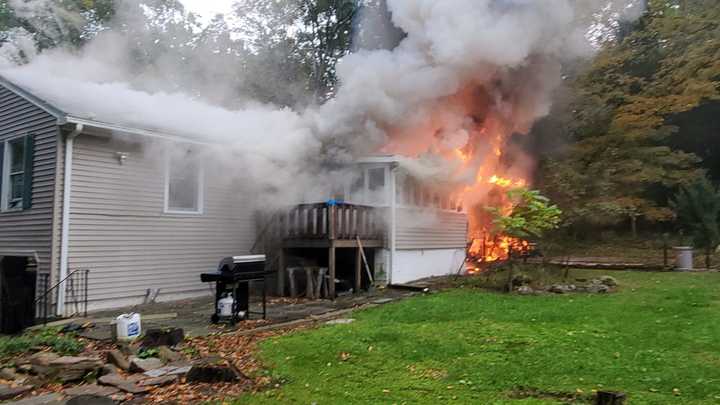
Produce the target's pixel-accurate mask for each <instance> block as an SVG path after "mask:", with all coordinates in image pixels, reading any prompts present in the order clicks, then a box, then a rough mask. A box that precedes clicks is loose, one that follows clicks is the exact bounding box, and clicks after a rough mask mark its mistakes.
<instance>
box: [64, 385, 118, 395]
mask: <svg viewBox="0 0 720 405" xmlns="http://www.w3.org/2000/svg"><path fill="white" fill-rule="evenodd" d="M119 391H120V390H119V389H117V388H115V387H111V386H103V385H96V384H89V385H77V386H75V387H71V388H68V389H66V390H63V394H65V395H67V396H71V397H77V396H81V395H99V396H103V397H109V396H110V395H114V394H117V393H118V392H119Z"/></svg>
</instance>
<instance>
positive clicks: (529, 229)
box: [485, 187, 562, 292]
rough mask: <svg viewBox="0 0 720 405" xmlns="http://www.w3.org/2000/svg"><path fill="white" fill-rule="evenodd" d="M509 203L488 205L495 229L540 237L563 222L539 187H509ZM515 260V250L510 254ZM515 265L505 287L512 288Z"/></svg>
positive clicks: (504, 233)
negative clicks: (534, 188) (508, 204)
mask: <svg viewBox="0 0 720 405" xmlns="http://www.w3.org/2000/svg"><path fill="white" fill-rule="evenodd" d="M506 197H507V200H508V201H509V202H510V207H509V208H507V207H505V208H503V207H486V208H485V209H486V210H487V211H488V212H489V213H490V214H491V216H492V218H493V220H492V222H493V225H494V227H495V229H494V231H495V232H496V233H497V234H502V235H507V236H511V237H514V238H518V239H538V238H540V237H542V235H543V234H544V233H546V232H547V231H550V230H553V229H557V228H558V227H559V226H560V221H561V216H562V211H561V210H560V209H559V208H558V207H557V206H556V205H554V204H552V203H551V202H550V200H549V199H548V198H546V197H544V196H542V195H541V194H540V192H539V191H536V190H529V189H527V188H524V187H523V188H517V189H512V190H508V191H507V193H506ZM508 257H509V260H511V261H512V252H509V254H508ZM514 273H515V266H514V264H513V263H510V267H509V271H508V278H507V285H506V289H507V291H508V292H511V291H512V284H513V275H514Z"/></svg>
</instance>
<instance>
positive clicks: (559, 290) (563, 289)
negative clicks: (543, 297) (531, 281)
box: [548, 284, 570, 294]
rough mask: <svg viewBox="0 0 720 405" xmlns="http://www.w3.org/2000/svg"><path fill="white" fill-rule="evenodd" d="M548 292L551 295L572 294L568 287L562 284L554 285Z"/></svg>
mask: <svg viewBox="0 0 720 405" xmlns="http://www.w3.org/2000/svg"><path fill="white" fill-rule="evenodd" d="M548 291H550V292H551V293H555V294H565V293H567V292H570V291H569V290H568V288H567V286H564V285H562V284H555V285H552V286H550V288H548Z"/></svg>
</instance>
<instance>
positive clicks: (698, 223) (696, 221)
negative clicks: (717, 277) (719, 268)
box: [672, 177, 720, 268]
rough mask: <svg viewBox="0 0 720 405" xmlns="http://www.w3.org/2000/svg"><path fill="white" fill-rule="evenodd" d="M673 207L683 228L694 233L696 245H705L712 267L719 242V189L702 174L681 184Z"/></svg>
mask: <svg viewBox="0 0 720 405" xmlns="http://www.w3.org/2000/svg"><path fill="white" fill-rule="evenodd" d="M672 207H673V208H674V210H675V214H676V215H677V219H678V222H679V224H680V227H681V229H683V231H685V232H686V233H687V234H690V235H692V237H693V241H694V243H695V247H698V248H702V249H705V264H706V266H707V268H710V265H711V260H710V257H711V254H712V251H713V250H714V249H715V248H716V247H717V246H718V244H720V191H719V190H718V189H717V188H716V187H715V186H713V185H712V184H711V183H710V182H709V181H708V180H707V178H705V177H702V178H700V179H699V180H697V181H696V182H694V183H692V184H690V185H687V186H684V187H682V188H681V189H680V191H678V193H677V194H676V195H675V198H674V199H673V201H672Z"/></svg>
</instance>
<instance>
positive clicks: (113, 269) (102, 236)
mask: <svg viewBox="0 0 720 405" xmlns="http://www.w3.org/2000/svg"><path fill="white" fill-rule="evenodd" d="M139 139H140V140H142V139H141V138H139ZM160 149H161V148H160V147H159V146H158V145H153V144H139V143H133V144H131V143H127V142H123V141H121V140H118V139H107V138H100V137H95V136H89V135H85V134H83V135H80V136H79V137H78V138H77V139H76V140H75V154H74V164H73V186H72V196H71V200H72V201H71V213H70V223H71V226H70V245H69V247H70V249H69V250H70V268H87V269H90V271H91V273H90V291H89V295H90V301H91V302H90V306H91V308H101V307H112V306H116V304H115V305H113V304H114V302H119V301H118V300H120V301H122V302H141V301H142V299H143V297H144V296H145V294H146V291H147V289H149V288H153V289H157V288H159V289H160V299H164V297H171V296H173V295H197V294H202V293H206V292H208V291H209V290H208V286H207V285H203V284H202V283H201V282H200V273H203V272H208V271H214V270H215V269H216V266H217V264H218V262H219V261H220V259H221V258H223V257H226V256H231V255H240V254H247V253H249V250H250V249H251V247H252V245H253V243H254V242H255V223H254V215H253V211H252V208H251V207H250V206H249V205H248V204H246V203H245V202H246V201H245V199H246V198H248V196H247V195H246V194H245V193H243V190H242V188H241V187H238V186H236V185H233V184H232V183H231V180H226V179H224V178H223V177H222V176H208V175H204V176H203V183H204V189H205V198H204V200H205V202H204V210H203V211H204V213H203V215H184V214H171V213H167V212H166V210H165V206H166V192H165V186H166V165H165V162H166V159H165V158H164V156H165V155H164V153H162V150H160ZM118 152H123V153H126V155H127V158H126V159H125V160H124V161H123V163H122V164H120V163H119V161H118V158H117V153H118ZM207 164H208V165H210V166H208V170H207V172H206V173H218V172H219V171H218V169H219V168H214V167H212V164H211V163H207ZM212 169H215V170H212Z"/></svg>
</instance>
